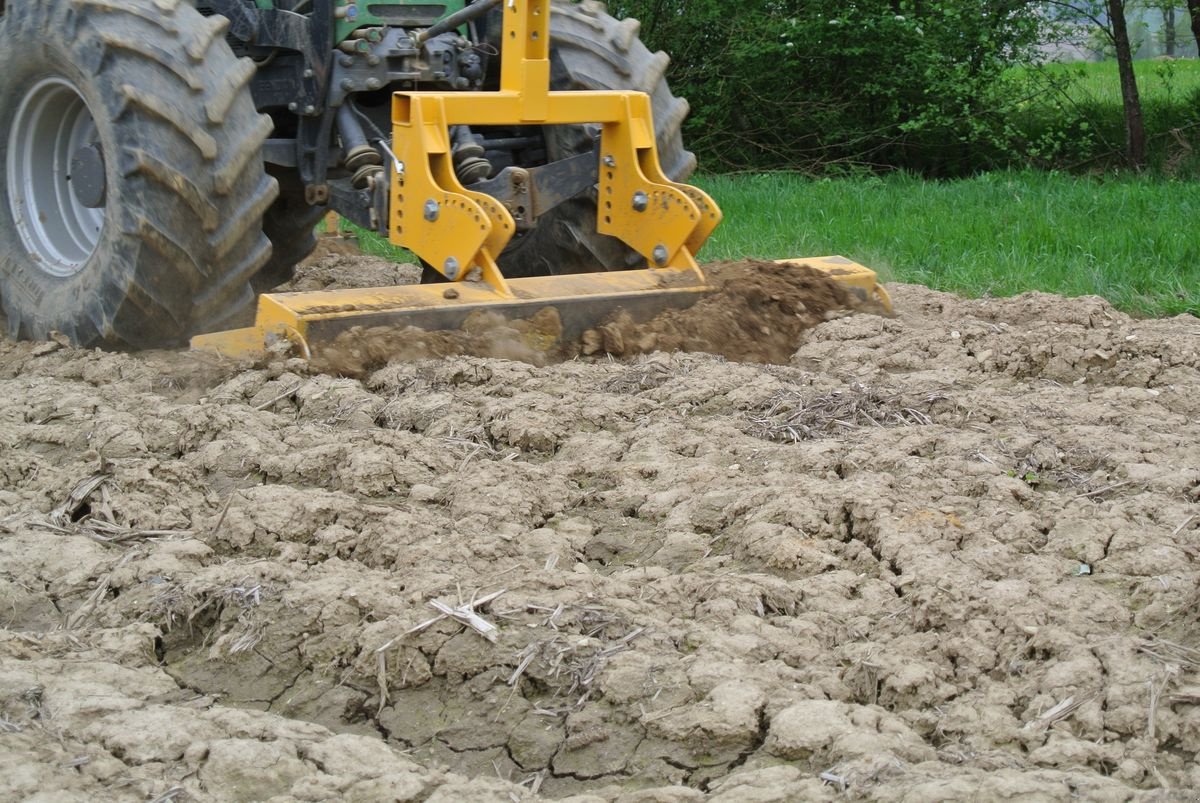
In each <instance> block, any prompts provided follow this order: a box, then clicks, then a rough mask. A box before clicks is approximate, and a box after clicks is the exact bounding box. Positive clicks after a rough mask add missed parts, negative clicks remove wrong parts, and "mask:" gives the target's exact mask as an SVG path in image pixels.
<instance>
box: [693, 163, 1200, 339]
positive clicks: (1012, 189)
mask: <svg viewBox="0 0 1200 803" xmlns="http://www.w3.org/2000/svg"><path fill="white" fill-rule="evenodd" d="M697 183H698V184H699V185H700V186H702V187H703V188H704V189H706V190H707V191H709V192H710V193H712V195H713V196H714V197H715V198H716V200H717V203H719V204H720V205H721V208H722V209H723V210H724V212H725V222H724V223H722V224H721V226H720V227H719V228H718V229H717V231H716V233H715V234H714V235H713V238H712V240H710V241H709V244H708V245H707V246H706V247H705V249H704V251H703V252H702V253H701V257H702V259H704V260H706V261H707V260H716V259H741V258H744V257H760V258H764V259H771V258H781V257H803V256H823V255H827V254H842V255H844V256H847V257H850V258H852V259H855V260H857V261H859V262H861V263H863V264H865V265H868V266H870V267H872V268H874V269H876V270H879V271H881V272H882V273H883V275H884V276H885V278H887V279H889V280H896V281H904V282H913V283H917V284H924V285H927V286H929V287H933V288H936V289H940V290H949V291H954V292H961V293H966V294H968V295H974V296H982V295H996V296H1006V295H1013V294H1015V293H1021V292H1024V291H1026V290H1042V291H1045V292H1051V293H1060V294H1062V295H1068V296H1078V295H1090V294H1094V295H1100V296H1104V297H1105V298H1107V299H1109V300H1110V301H1112V302H1113V303H1114V304H1116V305H1117V306H1119V307H1121V308H1122V309H1124V310H1126V311H1129V312H1134V313H1138V314H1145V315H1170V314H1178V313H1187V312H1190V313H1191V314H1193V315H1200V239H1198V238H1197V237H1196V235H1195V227H1196V220H1197V219H1200V183H1197V182H1193V181H1165V180H1161V179H1152V178H1149V177H1145V176H1132V175H1126V174H1120V175H1108V176H1103V177H1083V176H1071V175H1066V174H1063V173H1052V172H1042V171H1033V170H1026V171H1015V172H1014V171H1007V172H997V173H987V174H983V175H979V176H975V177H973V178H969V179H960V180H955V181H927V180H922V179H920V178H917V177H915V176H913V175H911V174H905V173H894V174H890V175H887V176H882V177H880V176H861V177H858V178H840V179H828V178H826V179H812V178H805V177H801V176H797V175H793V174H781V173H771V174H760V175H746V176H707V177H701V178H700V179H699V180H698V181H697Z"/></svg>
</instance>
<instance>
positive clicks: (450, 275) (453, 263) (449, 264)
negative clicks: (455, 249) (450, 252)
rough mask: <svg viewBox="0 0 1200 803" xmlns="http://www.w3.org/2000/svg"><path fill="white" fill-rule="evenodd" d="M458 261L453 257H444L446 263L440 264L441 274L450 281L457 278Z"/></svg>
mask: <svg viewBox="0 0 1200 803" xmlns="http://www.w3.org/2000/svg"><path fill="white" fill-rule="evenodd" d="M458 267H459V266H458V260H457V259H455V258H454V257H446V261H445V262H443V263H442V273H444V274H445V275H446V278H447V279H449V280H450V281H454V280H455V279H457V278H458Z"/></svg>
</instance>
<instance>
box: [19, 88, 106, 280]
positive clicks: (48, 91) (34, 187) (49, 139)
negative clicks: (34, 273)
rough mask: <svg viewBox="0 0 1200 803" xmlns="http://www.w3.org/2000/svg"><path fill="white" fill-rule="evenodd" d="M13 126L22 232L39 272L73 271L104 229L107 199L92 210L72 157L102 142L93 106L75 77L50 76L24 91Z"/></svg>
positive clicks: (57, 274)
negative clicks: (76, 180) (73, 178)
mask: <svg viewBox="0 0 1200 803" xmlns="http://www.w3.org/2000/svg"><path fill="white" fill-rule="evenodd" d="M9 130H10V132H11V133H10V134H9V141H8V164H7V171H6V172H7V174H8V198H9V205H10V206H11V208H12V217H13V221H14V222H15V224H16V228H17V232H18V234H20V237H21V240H22V241H23V242H24V244H25V248H26V250H27V251H28V252H29V254H30V256H31V257H33V262H34V264H35V265H36V266H37V268H38V269H40V270H42V271H43V272H44V273H47V274H49V275H51V276H55V277H58V278H67V277H70V276H74V275H75V274H76V273H78V272H79V271H80V270H81V269H82V268H83V265H84V263H85V262H87V260H88V257H90V256H91V255H92V253H93V252H94V251H95V250H96V245H97V243H99V242H100V234H101V231H102V230H103V228H104V206H103V202H102V201H101V205H100V206H98V207H96V208H90V207H89V206H88V205H86V204H85V203H84V201H83V200H82V198H81V197H80V194H79V192H78V191H77V190H76V187H75V186H74V185H73V184H72V182H71V163H72V159H73V158H74V157H75V156H76V154H78V153H80V151H81V150H82V149H84V148H87V147H88V146H89V145H91V146H95V145H98V144H99V132H98V131H97V130H96V123H95V120H93V118H92V113H91V110H90V109H89V108H88V105H87V102H86V101H84V99H83V95H81V94H80V93H79V90H78V89H77V88H76V87H75V85H74V84H72V83H71V82H70V81H68V80H66V79H65V78H60V77H51V78H43V79H42V80H41V81H38V82H37V83H36V84H34V85H33V86H32V87H30V88H29V89H28V90H27V91H26V92H25V97H24V98H23V99H22V100H21V103H20V106H19V107H18V108H17V113H16V116H15V117H14V118H13V122H12V124H11V128H10V129H9ZM100 151H101V153H102V152H103V149H102V148H101V149H100ZM95 194H96V191H95V190H94V189H93V190H92V196H93V197H94V196H95ZM93 203H95V201H93Z"/></svg>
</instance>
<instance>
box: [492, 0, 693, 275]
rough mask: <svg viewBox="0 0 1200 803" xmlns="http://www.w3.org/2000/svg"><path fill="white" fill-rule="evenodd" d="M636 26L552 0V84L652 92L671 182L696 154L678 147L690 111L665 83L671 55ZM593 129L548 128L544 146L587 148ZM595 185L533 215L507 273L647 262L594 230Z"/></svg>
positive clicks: (688, 170) (572, 150)
mask: <svg viewBox="0 0 1200 803" xmlns="http://www.w3.org/2000/svg"><path fill="white" fill-rule="evenodd" d="M640 28H641V24H640V23H639V22H638V21H637V20H634V19H624V20H616V19H614V18H613V17H611V16H609V14H608V12H607V11H606V9H605V6H604V3H601V2H596V1H595V0H584V2H582V3H578V4H576V3H572V2H566V1H565V0H554V2H553V5H552V7H551V14H550V54H551V76H550V84H551V88H552V89H555V90H577V89H601V90H604V89H609V90H612V89H617V90H620V89H632V90H637V91H641V92H645V93H646V94H648V95H649V96H650V102H651V107H652V108H653V112H654V128H655V135H656V137H655V138H656V140H657V143H658V159H659V162H660V163H661V164H662V167H663V171H664V172H665V173H666V174H667V176H668V177H670V178H671V179H672V180H673V181H685V180H686V179H687V178H688V177H689V176H691V175H692V173H693V172H694V171H695V169H696V157H695V156H694V155H693V154H692V153H691V152H690V151H687V150H686V149H684V147H683V136H682V131H681V129H682V126H683V121H684V119H685V118H686V117H687V114H688V104H687V101H686V100H684V99H683V98H677V97H675V96H674V95H672V94H671V90H670V88H669V87H668V86H667V82H666V77H665V76H666V71H667V65H668V64H669V63H670V59H669V58H668V57H667V55H666V54H665V53H663V52H661V51H660V52H658V53H651V52H650V50H649V49H647V48H646V46H645V45H644V44H642V41H641V40H640V39H639V38H638V31H639V29H640ZM597 131H598V129H597V127H596V126H551V127H548V128H547V129H546V145H547V152H548V156H549V158H550V159H551V160H558V159H564V158H567V157H569V156H574V155H576V154H579V153H585V152H587V151H589V150H591V148H592V138H593V136H594V135H595V134H596V133H597ZM596 205H597V198H596V193H595V191H594V190H592V191H590V192H588V193H584V194H581V195H579V196H577V197H575V198H572V199H571V200H569V201H566V202H565V203H562V204H560V205H558V206H556V207H554V208H553V209H551V210H550V211H549V212H547V213H546V214H545V215H542V216H541V217H540V218H539V219H538V223H537V226H535V227H534V228H533V229H531V230H530V231H528V232H526V233H524V234H523V235H521V236H520V237H518V238H515V239H514V240H513V241H512V242H511V243H510V244H509V246H508V248H506V249H505V250H504V252H503V253H502V254H501V255H500V259H499V260H498V261H499V263H500V267H501V270H502V271H503V272H504V275H505V276H509V277H513V278H516V277H520V276H546V275H550V274H558V273H585V272H592V271H603V270H627V269H630V268H637V267H645V264H646V260H645V258H644V257H643V256H641V255H640V254H638V253H637V252H636V251H634V250H633V249H632V248H630V247H629V246H627V245H625V244H624V243H623V242H621V241H620V240H618V239H617V238H615V237H610V236H608V235H605V234H600V233H598V232H597V231H596Z"/></svg>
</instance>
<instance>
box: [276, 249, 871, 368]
mask: <svg viewBox="0 0 1200 803" xmlns="http://www.w3.org/2000/svg"><path fill="white" fill-rule="evenodd" d="M340 260H341V258H339V257H327V258H324V259H322V260H320V261H318V262H317V263H315V264H314V265H313V266H312V267H311V268H310V269H309V270H308V274H309V275H314V274H315V275H316V276H318V277H319V276H324V275H325V272H326V271H327V270H329V268H330V267H332V268H334V269H335V270H336V269H338V268H339V267H340V266H341V265H342V264H343V263H342V262H341V261H340ZM705 273H706V275H707V276H708V278H709V281H710V283H711V284H712V286H713V287H714V288H715V289H714V292H712V293H711V294H708V295H706V296H705V297H704V298H702V299H701V300H700V301H699V302H697V303H696V304H695V305H694V306H691V307H688V308H686V309H667V310H664V311H662V312H660V313H658V314H657V315H655V316H654V317H652V318H650V319H649V320H635V319H634V318H633V317H632V316H631V315H630V314H629V313H628V312H626V311H623V310H618V311H617V312H616V313H614V314H613V315H611V316H610V317H609V319H608V320H606V321H604V322H602V323H600V325H599V326H597V327H596V328H595V329H590V330H588V331H586V332H583V333H582V335H581V336H580V337H578V338H574V339H572V338H570V337H564V332H563V325H562V322H561V320H560V319H559V316H558V313H557V311H556V310H555V309H553V308H551V307H546V308H544V309H541V310H539V311H538V312H537V313H536V314H534V315H533V316H531V317H530V318H529V319H527V320H508V319H505V318H503V317H501V316H500V315H497V314H493V313H482V314H476V315H473V316H472V317H471V318H469V319H468V320H467V322H466V323H465V324H464V325H463V326H462V327H460V328H459V329H456V330H450V331H433V332H426V331H423V330H421V329H416V328H413V327H402V328H398V327H388V326H376V327H367V328H364V327H355V328H353V329H350V330H349V331H346V332H343V333H342V334H340V335H338V337H337V339H336V340H334V342H333V343H331V344H328V345H326V346H323V347H322V348H320V349H319V353H318V355H317V358H316V364H317V366H319V370H321V371H323V372H325V373H331V374H336V375H340V376H352V377H359V378H361V377H364V376H366V375H367V374H369V373H370V372H372V371H375V370H378V369H379V368H381V367H383V366H384V365H386V364H387V363H388V362H390V361H393V360H414V359H428V358H436V357H450V356H455V355H462V356H473V357H499V358H503V359H510V360H522V361H524V362H528V363H530V364H532V365H547V364H550V363H553V362H561V361H563V360H566V359H572V358H575V357H577V356H579V355H581V354H582V355H584V356H596V355H612V356H615V357H631V356H635V355H638V354H649V353H651V352H655V351H663V352H673V351H702V352H706V353H709V354H717V355H720V356H723V357H726V358H728V359H731V360H737V361H739V362H762V363H770V362H773V363H780V364H784V363H787V361H788V360H790V359H791V356H792V354H794V353H795V351H796V347H797V346H798V345H799V342H800V336H801V335H802V334H803V332H804V331H805V330H807V329H811V328H812V327H814V326H816V325H817V324H819V323H821V322H823V321H826V320H829V319H831V318H832V317H836V316H837V315H839V314H844V313H846V312H848V311H850V310H853V309H854V308H856V307H857V306H859V302H858V301H857V300H856V298H855V297H854V296H853V295H852V294H850V293H848V292H847V291H846V290H844V289H843V288H842V286H841V285H839V284H838V283H837V282H835V281H833V280H832V279H830V278H829V277H828V276H827V275H825V274H823V273H821V272H820V271H817V270H814V269H812V268H810V267H808V266H789V267H787V268H781V267H780V266H779V265H777V264H775V263H772V262H762V261H756V260H745V261H741V262H722V263H714V264H712V265H708V266H705ZM317 283H318V285H320V286H322V289H324V288H326V287H332V286H335V285H334V284H331V283H325V282H322V281H320V280H318V282H317ZM300 284H301V285H303V286H307V287H312V286H313V282H312V280H311V279H301V280H300Z"/></svg>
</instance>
